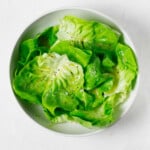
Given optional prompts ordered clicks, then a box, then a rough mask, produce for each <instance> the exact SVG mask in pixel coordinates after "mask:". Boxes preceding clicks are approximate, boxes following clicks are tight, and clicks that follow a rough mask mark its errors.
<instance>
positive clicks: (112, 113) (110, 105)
mask: <svg viewBox="0 0 150 150" xmlns="http://www.w3.org/2000/svg"><path fill="white" fill-rule="evenodd" d="M120 35H121V33H120V32H119V31H116V30H115V29H113V28H112V27H110V26H108V25H106V24H103V23H101V22H98V21H93V20H90V21H89V20H84V19H81V18H77V17H75V16H65V17H64V18H63V19H62V20H61V21H60V24H58V25H56V26H51V27H48V28H47V29H45V30H44V31H43V32H41V33H39V34H37V35H35V36H34V37H33V38H30V39H26V40H24V41H22V42H21V44H20V48H19V58H18V65H17V66H16V69H15V71H14V72H15V73H14V78H13V82H12V85H13V90H14V92H15V94H16V95H17V96H18V97H19V98H20V100H24V101H28V102H30V103H34V104H38V105H41V107H42V108H43V111H44V112H45V116H46V117H47V119H49V121H50V123H51V124H57V123H63V122H68V121H71V122H72V121H73V122H76V123H79V124H81V125H83V126H85V127H88V128H91V127H93V126H97V127H106V126H110V125H111V124H112V123H114V122H115V121H116V120H117V119H118V118H119V116H120V115H121V111H122V110H121V108H122V107H121V106H122V104H123V103H124V102H125V101H126V100H127V98H128V97H129V96H130V93H131V91H132V90H133V88H134V85H135V83H136V79H137V76H138V64H137V61H136V57H135V54H134V51H133V50H132V49H131V48H130V47H129V46H127V45H126V44H125V43H124V42H123V40H122V39H120Z"/></svg>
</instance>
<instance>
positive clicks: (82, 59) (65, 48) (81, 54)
mask: <svg viewBox="0 0 150 150" xmlns="http://www.w3.org/2000/svg"><path fill="white" fill-rule="evenodd" d="M50 52H56V53H59V54H61V55H62V54H67V56H68V57H69V59H70V60H72V61H75V62H77V63H79V64H81V65H82V66H83V67H85V66H87V64H88V63H89V61H90V58H91V56H92V51H90V50H85V51H83V50H81V49H79V48H77V47H74V46H72V45H71V44H70V43H69V42H67V41H58V42H56V44H54V45H53V46H52V47H51V49H50Z"/></svg>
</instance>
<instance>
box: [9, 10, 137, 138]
mask: <svg viewBox="0 0 150 150" xmlns="http://www.w3.org/2000/svg"><path fill="white" fill-rule="evenodd" d="M65 15H75V16H78V17H81V18H84V19H88V20H97V21H101V22H103V23H106V24H108V25H110V26H112V27H113V28H115V29H117V30H119V31H120V32H122V33H123V35H124V40H125V42H126V43H127V44H128V45H130V46H131V47H132V48H133V50H135V48H134V46H133V44H132V42H131V40H130V39H129V37H128V35H127V34H126V33H125V31H124V30H123V29H121V27H120V26H119V25H116V24H115V23H114V21H112V20H111V19H110V18H108V17H106V16H105V15H103V14H101V13H99V12H95V11H92V10H87V9H78V8H72V9H61V10H56V11H53V12H50V13H48V14H46V15H44V16H42V17H40V18H39V19H38V20H36V21H34V22H33V23H32V24H30V25H29V26H28V27H27V28H26V29H25V31H24V32H23V33H22V35H21V36H20V38H19V39H18V41H17V43H16V45H15V48H14V50H13V54H12V57H11V62H10V79H11V81H12V78H13V74H14V70H15V68H16V64H17V59H18V52H19V45H20V43H21V42H22V41H23V40H26V39H28V38H32V37H33V36H34V35H36V34H37V33H39V32H41V31H43V30H44V29H45V28H47V27H49V26H53V25H56V24H58V23H59V21H60V19H61V18H63V17H64V16H65ZM135 94H136V87H135V90H133V92H131V95H130V97H129V99H128V101H126V103H125V104H124V105H123V108H122V109H123V111H122V114H121V117H122V116H123V115H124V114H125V113H126V112H127V110H128V109H129V107H130V106H131V104H132V102H133V100H134V97H135ZM16 99H17V100H18V102H19V104H20V105H21V107H22V108H23V110H24V111H25V112H26V113H27V114H28V115H29V116H30V117H31V118H32V119H33V120H34V121H36V122H37V123H39V124H40V125H42V126H44V127H46V128H47V129H51V130H53V131H56V132H59V133H64V134H72V135H83V134H89V133H93V132H97V131H102V130H103V129H99V128H93V129H87V128H85V127H83V126H81V125H78V124H76V123H63V124H58V125H55V126H50V124H49V121H48V120H47V119H46V118H45V116H44V113H43V110H42V108H41V107H40V106H38V105H34V104H29V103H28V102H25V101H21V100H19V98H18V97H17V96H16Z"/></svg>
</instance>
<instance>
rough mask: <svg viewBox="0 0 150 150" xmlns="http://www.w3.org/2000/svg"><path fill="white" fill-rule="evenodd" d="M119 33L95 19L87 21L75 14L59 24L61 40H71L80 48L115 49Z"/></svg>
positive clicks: (58, 35)
mask: <svg viewBox="0 0 150 150" xmlns="http://www.w3.org/2000/svg"><path fill="white" fill-rule="evenodd" d="M119 35H120V34H119V33H118V32H117V31H115V30H114V29H112V28H110V27H109V26H107V25H105V24H103V23H100V22H95V21H87V20H83V19H80V18H77V17H75V16H65V17H64V18H63V19H62V21H61V23H60V26H59V31H58V33H57V37H58V39H59V40H66V41H70V42H71V43H72V44H73V45H76V46H78V47H80V48H85V49H91V50H93V49H94V50H95V51H96V53H99V51H101V50H113V49H114V48H115V47H116V45H117V42H118V39H119Z"/></svg>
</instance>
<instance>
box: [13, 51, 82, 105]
mask: <svg viewBox="0 0 150 150" xmlns="http://www.w3.org/2000/svg"><path fill="white" fill-rule="evenodd" d="M83 76H84V75H83V70H82V67H81V66H80V65H79V64H77V63H74V62H72V61H70V60H69V59H68V58H67V56H66V55H62V56H60V55H58V54H56V53H49V54H46V53H45V54H43V55H41V56H37V57H35V58H34V59H33V60H32V61H30V62H29V63H28V64H26V65H25V67H24V68H23V69H22V70H21V71H20V72H19V74H18V75H16V76H15V78H14V81H13V87H14V90H15V92H16V94H17V95H18V96H20V97H21V98H22V99H26V100H28V101H30V102H33V103H38V102H41V98H42V95H43V93H44V91H45V90H46V89H48V90H49V89H51V90H52V91H56V90H58V89H59V88H60V89H61V87H63V88H64V89H66V90H67V92H69V93H75V92H76V91H78V90H80V88H83V83H84V77H83Z"/></svg>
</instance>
